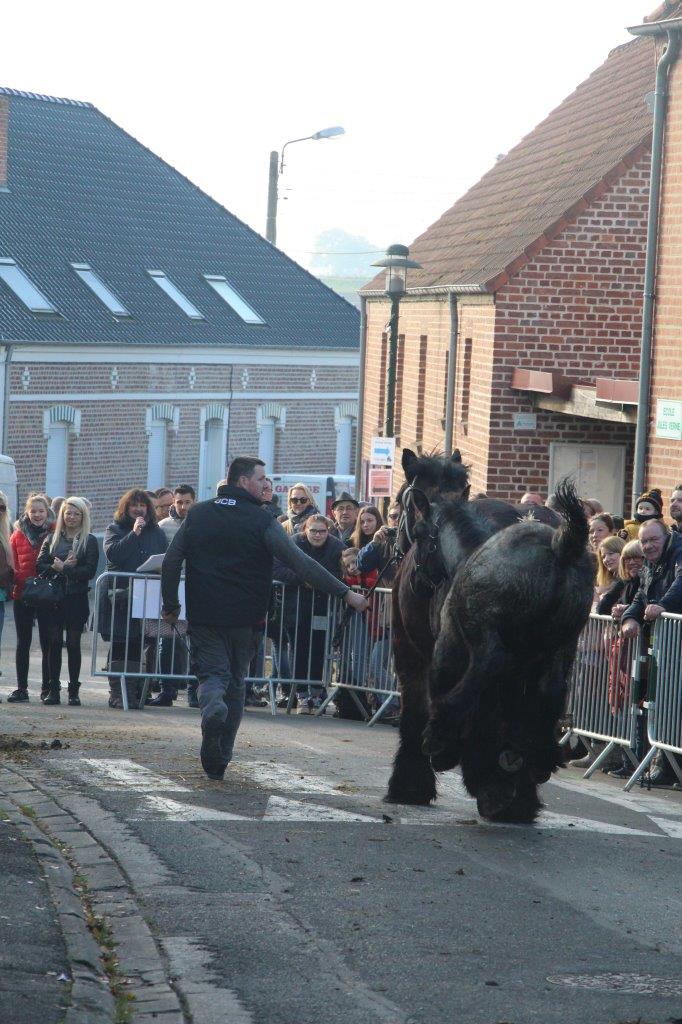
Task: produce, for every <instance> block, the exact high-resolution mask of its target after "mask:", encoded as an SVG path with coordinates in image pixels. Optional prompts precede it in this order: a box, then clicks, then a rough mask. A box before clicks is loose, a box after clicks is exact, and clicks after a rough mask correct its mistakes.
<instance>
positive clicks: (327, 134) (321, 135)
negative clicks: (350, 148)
mask: <svg viewBox="0 0 682 1024" xmlns="http://www.w3.org/2000/svg"><path fill="white" fill-rule="evenodd" d="M345 134H346V131H345V129H344V128H341V127H340V126H339V125H336V126H335V127H334V128H321V129H320V130H319V132H315V134H314V135H311V136H310V138H311V139H333V138H334V136H335V135H345Z"/></svg>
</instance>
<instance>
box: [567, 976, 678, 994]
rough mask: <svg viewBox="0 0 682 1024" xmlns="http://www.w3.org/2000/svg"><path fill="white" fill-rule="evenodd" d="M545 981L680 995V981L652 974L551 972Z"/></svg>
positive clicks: (639, 992) (620, 990)
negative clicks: (561, 973)
mask: <svg viewBox="0 0 682 1024" xmlns="http://www.w3.org/2000/svg"><path fill="white" fill-rule="evenodd" d="M547 981H549V982H551V983H552V984H553V985H569V986H570V987H571V988H591V989H597V990H598V991H600V992H631V993H634V994H636V995H640V996H682V981H678V980H677V979H676V978H657V977H655V975H653V974H563V975H560V974H552V975H550V976H549V977H548V978H547Z"/></svg>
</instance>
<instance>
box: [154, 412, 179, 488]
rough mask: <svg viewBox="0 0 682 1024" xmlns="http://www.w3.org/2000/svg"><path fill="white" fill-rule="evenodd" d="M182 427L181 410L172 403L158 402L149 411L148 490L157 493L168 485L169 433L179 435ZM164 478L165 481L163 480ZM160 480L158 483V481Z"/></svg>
mask: <svg viewBox="0 0 682 1024" xmlns="http://www.w3.org/2000/svg"><path fill="white" fill-rule="evenodd" d="M179 427H180V408H179V406H172V405H171V404H170V402H158V403H157V404H156V405H153V406H151V407H150V408H149V409H147V415H146V418H145V433H146V435H147V438H148V441H147V489H148V490H150V491H157V490H158V489H159V487H164V486H165V485H166V479H165V476H166V469H167V459H168V431H169V429H170V430H173V431H174V433H176V434H177V432H178V429H179ZM161 477H163V479H161ZM157 480H159V482H158V483H157V482H156V481H157Z"/></svg>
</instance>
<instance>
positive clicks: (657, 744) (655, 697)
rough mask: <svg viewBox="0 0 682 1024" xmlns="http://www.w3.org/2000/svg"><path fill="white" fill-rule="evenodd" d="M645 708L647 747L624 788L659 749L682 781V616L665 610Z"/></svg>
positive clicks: (658, 625)
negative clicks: (648, 745) (681, 760)
mask: <svg viewBox="0 0 682 1024" xmlns="http://www.w3.org/2000/svg"><path fill="white" fill-rule="evenodd" d="M645 707H646V710H647V736H648V740H649V743H650V748H649V750H648V751H647V754H646V756H645V758H644V760H643V761H642V762H641V764H640V765H639V767H638V768H637V769H636V771H635V772H634V774H633V775H632V776H631V777H630V778H629V779H628V781H627V785H626V786H625V789H626V791H628V790H629V789H631V787H632V786H634V784H635V783H636V782H637V781H638V779H640V778H641V776H642V775H643V774H644V772H645V771H646V770H647V768H648V767H649V765H650V764H651V762H652V760H653V759H654V757H655V756H656V754H658V753H659V752H663V753H664V754H665V756H666V758H667V760H668V762H669V764H670V766H671V768H672V770H673V771H674V773H675V775H676V776H677V779H678V781H679V782H680V783H682V769H681V768H680V765H679V764H678V761H677V759H676V757H675V756H674V755H677V756H682V615H671V614H669V613H667V612H665V613H664V614H663V615H661V617H660V618H659V619H657V620H656V626H655V629H654V632H653V637H652V644H651V650H650V653H649V679H648V686H647V700H646V702H645Z"/></svg>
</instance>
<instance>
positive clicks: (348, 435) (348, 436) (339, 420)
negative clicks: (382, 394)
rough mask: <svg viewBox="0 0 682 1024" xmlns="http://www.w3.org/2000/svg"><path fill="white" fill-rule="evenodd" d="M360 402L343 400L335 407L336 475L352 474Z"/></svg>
mask: <svg viewBox="0 0 682 1024" xmlns="http://www.w3.org/2000/svg"><path fill="white" fill-rule="evenodd" d="M357 419H358V403H357V402H341V403H340V404H339V405H337V406H335V408H334V429H335V430H336V458H335V465H334V473H335V474H336V476H351V474H352V471H353V470H352V454H353V424H356V425H357Z"/></svg>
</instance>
